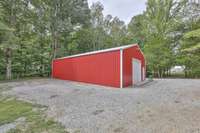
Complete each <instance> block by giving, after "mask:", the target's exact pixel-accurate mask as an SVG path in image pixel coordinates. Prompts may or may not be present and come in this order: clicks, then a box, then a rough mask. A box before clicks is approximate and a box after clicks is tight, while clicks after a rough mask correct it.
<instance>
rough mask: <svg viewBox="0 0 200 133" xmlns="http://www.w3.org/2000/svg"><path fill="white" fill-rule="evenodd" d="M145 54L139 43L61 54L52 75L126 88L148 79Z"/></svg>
mask: <svg viewBox="0 0 200 133" xmlns="http://www.w3.org/2000/svg"><path fill="white" fill-rule="evenodd" d="M145 70H146V67H145V58H144V55H143V53H142V51H141V50H140V48H139V46H138V45H137V44H132V45H127V46H121V47H116V48H111V49H105V50H99V51H94V52H88V53H84V54H78V55H72V56H67V57H63V58H58V59H55V60H53V62H52V77H53V78H58V79H63V80H73V81H79V82H86V83H93V84H99V85H105V86H112V87H117V88H123V87H127V86H130V85H133V84H135V83H137V82H140V81H142V80H144V79H145Z"/></svg>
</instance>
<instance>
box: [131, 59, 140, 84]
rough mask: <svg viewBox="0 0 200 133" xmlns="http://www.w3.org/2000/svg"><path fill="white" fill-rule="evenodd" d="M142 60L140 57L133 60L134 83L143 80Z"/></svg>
mask: <svg viewBox="0 0 200 133" xmlns="http://www.w3.org/2000/svg"><path fill="white" fill-rule="evenodd" d="M141 72H142V71H141V61H140V60H138V59H133V60H132V76H133V84H135V83H138V82H140V81H141V74H142V73H141Z"/></svg>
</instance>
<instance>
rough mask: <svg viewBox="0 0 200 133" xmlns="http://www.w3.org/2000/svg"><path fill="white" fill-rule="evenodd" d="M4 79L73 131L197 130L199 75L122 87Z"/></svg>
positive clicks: (159, 132)
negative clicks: (196, 78)
mask: <svg viewBox="0 0 200 133" xmlns="http://www.w3.org/2000/svg"><path fill="white" fill-rule="evenodd" d="M7 84H8V85H9V86H13V89H12V90H11V91H8V92H6V93H8V94H12V95H15V96H17V97H19V98H20V99H23V100H28V101H31V102H33V103H38V104H42V105H46V106H48V107H49V109H48V111H47V114H48V116H49V117H52V118H54V119H55V120H57V121H59V122H61V123H62V124H63V125H65V127H66V128H67V129H68V130H69V131H70V132H72V133H79V132H80V133H200V80H191V79H161V80H154V81H153V82H151V83H149V84H148V85H146V86H144V87H142V88H126V89H115V88H110V87H102V86H97V85H88V84H84V83H76V82H70V81H62V80H55V79H36V80H30V81H21V82H11V83H7ZM1 85H6V84H1Z"/></svg>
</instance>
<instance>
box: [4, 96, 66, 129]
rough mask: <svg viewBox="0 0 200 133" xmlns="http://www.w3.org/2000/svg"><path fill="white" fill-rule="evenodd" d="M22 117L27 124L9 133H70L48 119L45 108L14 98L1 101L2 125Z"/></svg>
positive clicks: (23, 123) (24, 123)
mask: <svg viewBox="0 0 200 133" xmlns="http://www.w3.org/2000/svg"><path fill="white" fill-rule="evenodd" d="M21 117H24V118H25V122H22V123H21V124H19V125H18V126H17V127H16V128H15V129H11V130H10V131H9V132H8V133H44V132H45V133H68V132H67V131H66V130H65V128H64V127H63V126H62V125H61V124H59V123H57V122H55V121H53V120H52V119H47V118H46V116H45V114H44V107H41V106H38V105H32V104H30V103H26V102H23V101H19V100H16V99H14V98H4V99H0V125H3V124H7V123H12V122H14V121H15V120H16V119H18V118H21Z"/></svg>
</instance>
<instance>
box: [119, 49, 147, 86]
mask: <svg viewBox="0 0 200 133" xmlns="http://www.w3.org/2000/svg"><path fill="white" fill-rule="evenodd" d="M133 58H135V59H138V60H140V61H141V63H142V67H144V68H145V71H146V67H145V58H144V56H143V54H142V53H141V51H140V48H139V46H133V47H131V48H128V49H124V50H123V87H127V86H130V85H133V84H134V83H133V80H132V59H133ZM141 70H142V69H141ZM133 74H134V72H133ZM141 77H142V79H145V77H143V72H142V73H141Z"/></svg>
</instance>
